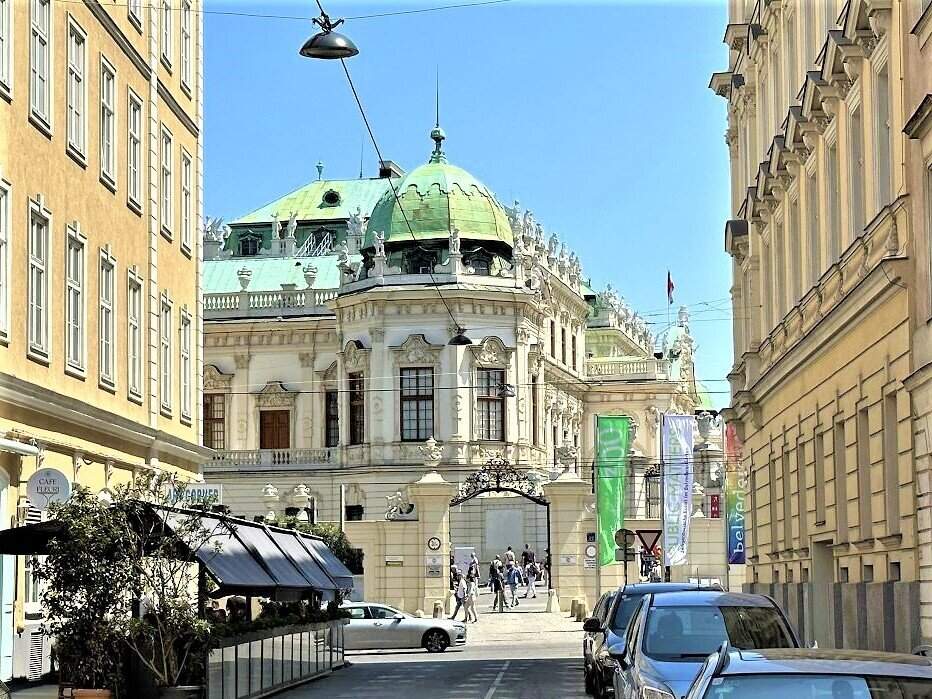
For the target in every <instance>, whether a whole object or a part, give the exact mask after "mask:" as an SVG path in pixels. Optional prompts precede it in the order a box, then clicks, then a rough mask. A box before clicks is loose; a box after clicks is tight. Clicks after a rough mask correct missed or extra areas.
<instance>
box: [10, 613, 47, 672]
mask: <svg viewBox="0 0 932 699" xmlns="http://www.w3.org/2000/svg"><path fill="white" fill-rule="evenodd" d="M51 651H52V643H51V640H50V639H49V637H48V636H45V635H44V634H43V633H42V632H41V631H40V630H39V624H27V625H26V628H25V630H24V631H23V633H22V634H18V635H16V636H14V637H13V677H14V678H16V679H26V680H29V681H30V682H33V681H35V680H38V679H41V678H42V676H43V675H46V674H48V673H49V672H51V670H52V664H51V658H50V656H51Z"/></svg>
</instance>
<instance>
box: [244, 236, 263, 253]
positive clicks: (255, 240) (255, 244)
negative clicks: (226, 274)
mask: <svg viewBox="0 0 932 699" xmlns="http://www.w3.org/2000/svg"><path fill="white" fill-rule="evenodd" d="M259 241H260V238H259V236H257V235H249V234H246V235H241V236H240V238H239V255H240V257H255V256H256V255H258V254H259Z"/></svg>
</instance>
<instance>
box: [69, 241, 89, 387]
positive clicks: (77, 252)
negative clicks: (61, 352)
mask: <svg viewBox="0 0 932 699" xmlns="http://www.w3.org/2000/svg"><path fill="white" fill-rule="evenodd" d="M84 250H85V239H84V237H83V236H82V235H81V233H80V231H78V230H76V229H75V228H72V227H70V226H69V227H68V253H67V256H66V258H65V288H66V297H67V298H66V300H65V304H66V305H65V362H66V364H67V367H68V368H70V369H76V370H78V371H84V347H85V343H84V325H85V323H84V315H85V314H84V288H85V285H84V280H85V274H84V268H85V263H84V259H85V256H84Z"/></svg>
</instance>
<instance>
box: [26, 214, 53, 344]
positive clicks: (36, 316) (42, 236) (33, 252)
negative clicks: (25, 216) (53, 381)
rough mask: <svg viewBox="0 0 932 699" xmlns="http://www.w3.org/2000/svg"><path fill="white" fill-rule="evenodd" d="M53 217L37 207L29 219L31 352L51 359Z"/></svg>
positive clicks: (29, 325) (29, 324)
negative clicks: (50, 262)
mask: <svg viewBox="0 0 932 699" xmlns="http://www.w3.org/2000/svg"><path fill="white" fill-rule="evenodd" d="M48 272H49V219H48V218H47V217H45V216H43V215H42V214H41V213H40V211H38V210H36V209H33V211H32V212H31V214H30V220H29V277H28V285H29V295H28V296H29V302H28V308H29V322H28V327H29V351H30V352H32V353H35V354H38V355H39V356H40V357H42V358H48V353H49V346H48V338H49V275H48Z"/></svg>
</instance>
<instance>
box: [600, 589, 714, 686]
mask: <svg viewBox="0 0 932 699" xmlns="http://www.w3.org/2000/svg"><path fill="white" fill-rule="evenodd" d="M686 590H693V591H696V590H710V591H716V590H717V591H721V588H720V587H719V586H717V585H716V586H713V587H697V586H696V585H694V584H690V583H635V584H633V585H623V586H622V587H620V588H618V589H617V590H612V591H611V592H606V593H605V594H603V595H602V596H601V597H600V598H599V601H598V602H597V603H596V606H595V608H594V609H593V610H592V616H591V617H590V618H588V619H586V622H585V623H584V624H583V631H584V632H585V633H584V636H583V672H584V673H585V675H584V676H585V682H586V693H587V694H592V695H593V696H596V697H605V696H608V695H610V694H611V693H612V691H613V689H612V678H613V676H614V674H615V661H614V660H612V657H611V655H609V652H608V649H609V648H610V647H611V646H612V645H613V644H616V643H618V642H620V641H621V640H622V638H623V637H624V635H625V629H627V628H628V621H629V620H630V619H631V616H632V614H634V611H635V609H637V606H638V604H639V603H640V601H641V598H642V597H644V595H646V594H654V595H658V594H661V593H666V592H683V591H686Z"/></svg>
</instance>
